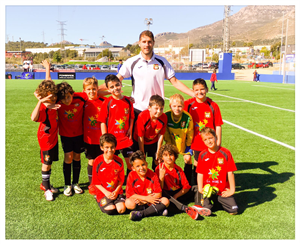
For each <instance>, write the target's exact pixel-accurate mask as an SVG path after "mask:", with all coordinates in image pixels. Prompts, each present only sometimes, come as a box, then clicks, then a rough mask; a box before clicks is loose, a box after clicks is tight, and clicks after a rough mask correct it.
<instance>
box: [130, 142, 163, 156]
mask: <svg viewBox="0 0 300 244" xmlns="http://www.w3.org/2000/svg"><path fill="white" fill-rule="evenodd" d="M132 146H133V151H134V152H136V151H137V150H139V144H138V142H137V141H135V140H133V145H132ZM144 151H145V154H146V155H147V157H152V158H154V159H155V157H156V151H157V142H155V143H153V144H150V145H145V144H144Z"/></svg>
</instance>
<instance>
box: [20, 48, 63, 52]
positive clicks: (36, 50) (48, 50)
mask: <svg viewBox="0 0 300 244" xmlns="http://www.w3.org/2000/svg"><path fill="white" fill-rule="evenodd" d="M58 50H60V48H59V47H47V48H46V47H45V48H26V49H25V51H26V52H31V53H50V52H51V51H54V52H56V51H58Z"/></svg>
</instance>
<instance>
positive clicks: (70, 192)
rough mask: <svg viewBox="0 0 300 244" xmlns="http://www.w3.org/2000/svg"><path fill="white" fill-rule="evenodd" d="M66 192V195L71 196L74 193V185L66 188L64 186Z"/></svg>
mask: <svg viewBox="0 0 300 244" xmlns="http://www.w3.org/2000/svg"><path fill="white" fill-rule="evenodd" d="M64 194H65V195H66V196H71V195H72V186H65V188H64Z"/></svg>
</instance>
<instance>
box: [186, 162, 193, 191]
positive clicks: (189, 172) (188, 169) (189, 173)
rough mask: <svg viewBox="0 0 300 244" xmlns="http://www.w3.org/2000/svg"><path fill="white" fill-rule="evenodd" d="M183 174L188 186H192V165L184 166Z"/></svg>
mask: <svg viewBox="0 0 300 244" xmlns="http://www.w3.org/2000/svg"><path fill="white" fill-rule="evenodd" d="M184 174H185V176H186V178H187V180H188V182H189V184H190V185H191V186H192V175H193V165H192V164H185V165H184Z"/></svg>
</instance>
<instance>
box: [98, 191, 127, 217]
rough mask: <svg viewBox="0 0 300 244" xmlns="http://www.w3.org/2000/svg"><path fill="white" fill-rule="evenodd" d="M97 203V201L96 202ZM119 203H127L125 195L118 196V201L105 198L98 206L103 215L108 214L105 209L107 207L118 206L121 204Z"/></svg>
mask: <svg viewBox="0 0 300 244" xmlns="http://www.w3.org/2000/svg"><path fill="white" fill-rule="evenodd" d="M96 201H97V200H96ZM119 202H125V196H124V195H123V194H119V195H118V196H117V198H116V199H114V200H112V199H109V198H107V197H103V198H102V199H101V200H100V201H99V202H97V203H98V205H99V207H100V209H101V211H102V212H103V213H106V211H105V209H104V208H105V207H107V206H109V205H116V204H117V203H119Z"/></svg>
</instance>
